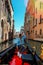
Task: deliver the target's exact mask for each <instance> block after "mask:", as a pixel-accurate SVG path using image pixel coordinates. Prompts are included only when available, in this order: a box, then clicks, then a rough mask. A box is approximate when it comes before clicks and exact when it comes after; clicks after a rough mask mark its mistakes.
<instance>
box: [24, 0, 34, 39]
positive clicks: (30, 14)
mask: <svg viewBox="0 0 43 65" xmlns="http://www.w3.org/2000/svg"><path fill="white" fill-rule="evenodd" d="M34 5H35V3H34V0H29V2H28V5H27V8H26V14H25V22H24V29H25V33H26V32H28V35H27V37H28V39H33V38H34V36H33V20H34V12H35V11H34V10H35V9H34V8H35V6H34Z"/></svg>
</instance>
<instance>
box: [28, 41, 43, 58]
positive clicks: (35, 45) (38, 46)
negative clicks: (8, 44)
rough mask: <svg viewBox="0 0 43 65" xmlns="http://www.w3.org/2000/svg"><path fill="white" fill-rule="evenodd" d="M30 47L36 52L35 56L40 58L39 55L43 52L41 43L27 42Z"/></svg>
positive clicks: (42, 43)
mask: <svg viewBox="0 0 43 65" xmlns="http://www.w3.org/2000/svg"><path fill="white" fill-rule="evenodd" d="M29 43H30V45H31V47H32V48H33V49H34V50H35V51H36V53H37V55H38V56H39V57H40V55H41V53H42V52H43V49H42V47H43V42H39V41H34V40H29Z"/></svg>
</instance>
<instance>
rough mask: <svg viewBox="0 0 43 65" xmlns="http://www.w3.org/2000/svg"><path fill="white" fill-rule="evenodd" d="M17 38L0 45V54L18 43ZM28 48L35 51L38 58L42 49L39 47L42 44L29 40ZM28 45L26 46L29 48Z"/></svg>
mask: <svg viewBox="0 0 43 65" xmlns="http://www.w3.org/2000/svg"><path fill="white" fill-rule="evenodd" d="M18 40H19V38H16V39H13V40H12V41H8V42H6V43H0V52H1V51H3V50H5V49H7V48H9V47H10V46H12V45H13V44H16V43H17V42H18ZM29 44H30V46H31V47H32V48H33V49H34V50H35V51H36V53H37V55H38V56H40V55H41V53H42V51H41V50H42V48H41V45H42V44H43V43H42V42H37V41H33V40H29ZM29 44H28V46H29Z"/></svg>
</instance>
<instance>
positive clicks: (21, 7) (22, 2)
mask: <svg viewBox="0 0 43 65" xmlns="http://www.w3.org/2000/svg"><path fill="white" fill-rule="evenodd" d="M27 1H28V0H12V5H13V8H14V20H15V23H14V25H15V29H16V31H20V28H21V26H23V25H24V16H25V11H26V6H27Z"/></svg>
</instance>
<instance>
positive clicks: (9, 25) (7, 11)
mask: <svg viewBox="0 0 43 65" xmlns="http://www.w3.org/2000/svg"><path fill="white" fill-rule="evenodd" d="M13 29H14V20H13V8H12V4H11V0H1V1H0V30H1V32H0V35H1V36H0V39H1V40H2V41H5V40H8V39H11V38H13Z"/></svg>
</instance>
